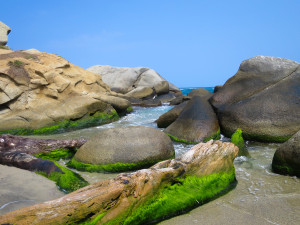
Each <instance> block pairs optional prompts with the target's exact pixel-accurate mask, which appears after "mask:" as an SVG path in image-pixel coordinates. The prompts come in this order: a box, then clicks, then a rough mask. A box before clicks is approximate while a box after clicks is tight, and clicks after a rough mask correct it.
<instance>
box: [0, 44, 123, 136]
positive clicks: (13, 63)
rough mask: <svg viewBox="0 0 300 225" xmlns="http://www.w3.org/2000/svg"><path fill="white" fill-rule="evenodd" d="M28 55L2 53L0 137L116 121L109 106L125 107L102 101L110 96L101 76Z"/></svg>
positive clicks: (53, 57)
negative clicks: (5, 134) (2, 135)
mask: <svg viewBox="0 0 300 225" xmlns="http://www.w3.org/2000/svg"><path fill="white" fill-rule="evenodd" d="M31 52H34V54H33V53H28V52H26V51H24V52H23V51H10V50H5V51H1V52H0V133H12V134H38V133H43V132H46V133H47V132H52V131H53V132H56V131H57V132H58V131H59V132H62V131H64V130H65V128H68V129H69V128H70V129H75V128H82V127H86V126H92V125H97V124H101V123H105V122H111V121H113V120H116V119H117V118H118V114H117V113H116V111H115V109H114V108H113V107H112V106H111V104H110V103H112V104H113V105H117V106H118V107H116V108H122V109H123V108H125V107H127V106H128V101H126V100H124V101H126V102H124V101H123V102H122V103H121V102H119V103H117V102H116V100H117V99H113V98H110V97H106V98H105V96H110V95H111V94H112V93H111V91H110V89H109V87H108V86H107V85H106V84H105V83H104V82H103V81H102V80H101V76H99V75H97V74H94V73H92V72H89V71H87V70H85V69H82V68H80V67H78V66H75V65H73V64H71V63H69V62H68V61H67V60H65V59H64V58H62V57H60V56H58V55H54V54H49V53H40V52H38V51H31ZM103 96H104V97H103ZM45 127H46V128H47V129H43V130H39V131H37V129H42V128H45ZM62 128H63V129H62ZM12 129H13V130H12Z"/></svg>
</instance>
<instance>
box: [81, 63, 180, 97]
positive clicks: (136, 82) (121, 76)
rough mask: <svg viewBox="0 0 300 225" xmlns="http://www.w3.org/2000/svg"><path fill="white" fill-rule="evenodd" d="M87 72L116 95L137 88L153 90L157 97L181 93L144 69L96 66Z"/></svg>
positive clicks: (153, 72)
mask: <svg viewBox="0 0 300 225" xmlns="http://www.w3.org/2000/svg"><path fill="white" fill-rule="evenodd" d="M87 70H89V71H91V72H93V73H97V74H100V75H101V76H102V79H103V81H104V82H105V83H106V84H108V86H109V87H110V88H111V90H112V91H115V92H117V93H122V94H126V93H128V92H130V91H132V90H133V89H135V88H138V87H150V88H153V89H155V90H156V91H157V93H158V94H159V95H160V94H166V93H168V92H169V91H172V92H181V91H180V89H179V88H177V87H176V86H175V85H173V84H171V83H170V82H167V81H166V80H165V79H164V78H162V77H161V76H160V75H159V74H158V73H157V72H155V71H154V70H152V69H150V68H146V67H135V68H129V67H113V66H102V65H96V66H92V67H90V68H88V69H87ZM166 82H167V83H166ZM167 89H168V90H167Z"/></svg>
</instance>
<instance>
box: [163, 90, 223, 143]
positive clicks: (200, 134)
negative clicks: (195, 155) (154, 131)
mask: <svg viewBox="0 0 300 225" xmlns="http://www.w3.org/2000/svg"><path fill="white" fill-rule="evenodd" d="M165 132H166V133H167V134H168V135H169V136H170V137H171V138H172V139H173V140H175V141H180V142H185V143H198V142H202V141H207V140H209V139H212V138H214V139H216V138H219V135H220V127H219V123H218V119H217V116H216V114H215V112H214V110H213V108H212V107H211V105H210V104H209V103H208V101H207V100H205V99H203V98H201V97H200V96H194V97H193V98H192V99H191V100H190V101H189V102H188V103H187V105H186V106H185V107H184V109H183V110H182V112H181V113H180V115H179V116H178V118H177V119H176V120H175V122H173V123H172V124H171V125H170V126H168V127H167V128H166V129H165Z"/></svg>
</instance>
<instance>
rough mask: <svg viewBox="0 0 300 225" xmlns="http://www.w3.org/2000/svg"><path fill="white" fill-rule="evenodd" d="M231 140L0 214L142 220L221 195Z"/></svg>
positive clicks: (9, 218) (5, 219) (14, 219)
mask: <svg viewBox="0 0 300 225" xmlns="http://www.w3.org/2000/svg"><path fill="white" fill-rule="evenodd" d="M237 154H238V148H237V147H236V146H235V145H234V144H232V143H223V142H221V141H209V142H207V143H200V144H198V145H196V146H194V147H193V148H192V149H191V150H190V151H188V152H186V153H185V154H184V155H182V156H181V157H179V158H177V159H170V160H166V161H162V162H159V163H157V164H156V165H154V166H153V167H151V168H149V169H143V170H139V171H136V172H134V173H123V174H120V175H118V176H117V177H116V178H114V179H111V180H106V181H100V182H98V183H94V184H91V185H89V186H87V187H85V188H82V189H79V190H77V191H75V192H72V193H70V194H68V195H65V196H63V197H62V198H59V199H56V200H53V201H48V202H46V203H41V204H38V205H34V206H30V207H27V208H23V209H20V210H17V211H14V212H11V213H8V214H5V215H3V216H2V217H0V223H1V224H2V223H11V224H14V223H15V224H114V225H116V224H130V225H133V224H146V223H149V222H154V221H156V222H157V221H160V220H162V219H164V218H167V217H169V216H174V215H176V214H180V213H183V212H185V211H186V210H189V209H191V208H193V207H195V206H198V205H199V204H202V203H204V202H206V201H208V200H209V199H212V198H213V197H215V196H218V195H220V194H224V193H225V192H226V191H228V190H230V187H231V184H234V183H235V173H234V168H233V160H234V158H235V157H236V156H237Z"/></svg>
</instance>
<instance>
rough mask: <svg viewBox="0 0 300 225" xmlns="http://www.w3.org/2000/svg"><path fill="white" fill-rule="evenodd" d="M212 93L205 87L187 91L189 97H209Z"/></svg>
mask: <svg viewBox="0 0 300 225" xmlns="http://www.w3.org/2000/svg"><path fill="white" fill-rule="evenodd" d="M212 95H213V94H212V93H211V92H210V91H209V90H207V89H205V88H197V89H194V90H192V91H191V92H190V93H188V96H189V97H194V96H200V97H201V98H204V99H209V98H210V97H211V96H212Z"/></svg>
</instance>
